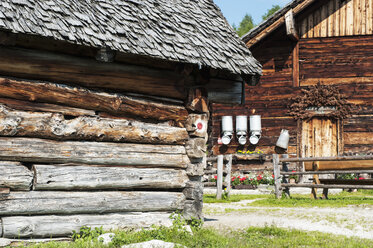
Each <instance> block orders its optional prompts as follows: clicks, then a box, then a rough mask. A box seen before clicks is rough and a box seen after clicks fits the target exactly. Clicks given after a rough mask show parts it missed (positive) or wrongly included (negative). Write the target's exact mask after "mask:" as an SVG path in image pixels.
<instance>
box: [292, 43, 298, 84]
mask: <svg viewBox="0 0 373 248" xmlns="http://www.w3.org/2000/svg"><path fill="white" fill-rule="evenodd" d="M299 86H300V84H299V42H297V43H296V44H295V46H294V48H293V87H299Z"/></svg>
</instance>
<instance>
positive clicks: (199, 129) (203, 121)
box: [185, 114, 208, 138]
mask: <svg viewBox="0 0 373 248" xmlns="http://www.w3.org/2000/svg"><path fill="white" fill-rule="evenodd" d="M207 125H208V117H207V114H190V115H188V119H187V120H186V122H185V128H186V130H187V131H188V132H189V135H190V136H196V137H202V138H205V136H206V133H207Z"/></svg>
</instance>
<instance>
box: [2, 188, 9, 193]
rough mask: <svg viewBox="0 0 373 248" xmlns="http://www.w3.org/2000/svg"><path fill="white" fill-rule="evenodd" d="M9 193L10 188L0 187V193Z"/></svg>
mask: <svg viewBox="0 0 373 248" xmlns="http://www.w3.org/2000/svg"><path fill="white" fill-rule="evenodd" d="M9 193H10V188H0V195H2V194H5V195H7V194H9Z"/></svg>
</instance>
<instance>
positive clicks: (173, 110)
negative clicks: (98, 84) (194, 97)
mask: <svg viewBox="0 0 373 248" xmlns="http://www.w3.org/2000/svg"><path fill="white" fill-rule="evenodd" d="M0 96H2V97H9V98H14V99H18V100H26V101H32V102H42V103H52V104H63V105H67V106H70V107H76V108H82V109H90V110H95V111H104V112H109V113H112V114H117V115H130V116H131V115H134V116H139V117H141V118H144V119H156V120H176V121H185V120H186V118H187V117H188V112H187V110H186V109H185V107H184V106H181V105H176V104H170V103H167V104H164V103H162V102H161V101H154V100H146V99H145V98H142V99H141V98H138V97H132V96H125V95H118V94H109V93H103V92H98V91H92V90H88V89H85V88H77V87H70V86H67V85H62V84H55V83H45V82H31V81H23V80H17V79H9V78H4V77H0Z"/></svg>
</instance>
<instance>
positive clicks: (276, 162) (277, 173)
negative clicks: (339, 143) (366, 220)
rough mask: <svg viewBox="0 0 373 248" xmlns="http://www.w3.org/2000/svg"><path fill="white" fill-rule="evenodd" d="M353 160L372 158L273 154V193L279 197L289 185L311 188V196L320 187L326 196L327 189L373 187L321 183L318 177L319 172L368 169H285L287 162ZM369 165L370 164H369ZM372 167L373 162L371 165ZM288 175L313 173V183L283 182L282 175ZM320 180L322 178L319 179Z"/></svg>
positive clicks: (357, 171)
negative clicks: (298, 156) (290, 170)
mask: <svg viewBox="0 0 373 248" xmlns="http://www.w3.org/2000/svg"><path fill="white" fill-rule="evenodd" d="M355 160H373V156H372V155H366V156H343V157H312V158H311V157H309V158H285V157H284V158H280V157H279V155H278V154H273V156H272V163H273V174H274V177H275V194H276V197H277V198H278V199H279V198H281V196H282V191H283V189H284V188H285V189H287V192H288V189H289V188H291V187H302V188H311V189H312V194H313V197H314V198H316V190H315V189H316V188H322V189H324V191H323V197H324V198H327V194H328V189H338V188H341V189H350V188H354V189H373V185H361V183H360V185H358V184H321V183H320V179H319V178H318V175H319V174H353V173H358V174H361V173H370V174H372V173H373V170H370V169H366V168H365V169H352V168H351V169H349V170H338V169H337V170H335V169H334V170H323V171H318V170H315V168H314V169H313V170H312V171H300V172H289V171H288V170H287V166H286V163H288V162H320V161H341V162H343V161H355ZM280 163H282V165H283V170H284V171H281V168H280ZM369 166H370V165H369ZM371 167H372V168H373V162H372V166H371ZM289 175H314V178H313V180H314V183H313V184H310V183H302V184H290V183H283V182H282V181H283V176H289ZM321 180H322V179H321Z"/></svg>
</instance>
